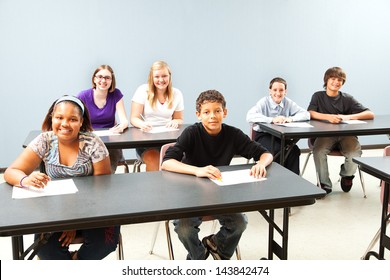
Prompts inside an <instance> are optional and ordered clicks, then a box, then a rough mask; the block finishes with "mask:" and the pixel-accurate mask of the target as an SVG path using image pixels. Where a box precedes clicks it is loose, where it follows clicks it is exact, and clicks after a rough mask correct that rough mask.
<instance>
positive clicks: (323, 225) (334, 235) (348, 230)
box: [0, 150, 390, 260]
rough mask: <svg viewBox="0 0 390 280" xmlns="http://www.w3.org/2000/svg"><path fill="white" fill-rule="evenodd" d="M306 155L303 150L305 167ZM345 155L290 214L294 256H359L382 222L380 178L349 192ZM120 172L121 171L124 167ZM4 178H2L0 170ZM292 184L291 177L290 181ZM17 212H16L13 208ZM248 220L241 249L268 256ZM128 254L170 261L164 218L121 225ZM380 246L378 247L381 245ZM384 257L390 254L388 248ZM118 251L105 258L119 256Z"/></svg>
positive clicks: (252, 217) (308, 175) (7, 251)
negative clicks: (314, 194)
mask: <svg viewBox="0 0 390 280" xmlns="http://www.w3.org/2000/svg"><path fill="white" fill-rule="evenodd" d="M306 155H307V154H302V155H301V166H302V165H303V162H304V160H305V159H306ZM381 155H382V150H369V151H364V152H363V156H381ZM342 161H343V159H342V158H341V157H330V158H329V166H330V174H331V179H332V181H333V182H334V186H333V192H332V193H331V194H330V195H328V196H327V197H326V198H325V199H322V200H317V202H316V203H315V204H314V205H310V206H304V207H294V208H292V211H291V216H290V227H289V242H288V258H289V259H291V260H358V259H360V258H361V257H362V255H363V253H364V252H365V250H366V248H367V246H368V244H369V243H370V241H371V239H372V238H373V236H374V234H375V233H376V231H377V230H378V228H379V226H380V211H381V204H380V200H379V193H380V188H379V181H378V180H377V179H376V178H374V177H372V176H370V175H368V174H364V175H363V176H364V180H365V183H366V193H367V198H363V193H362V189H361V184H360V182H359V176H358V175H357V176H356V177H355V180H354V186H353V187H352V190H351V191H350V192H349V193H344V192H343V191H342V190H341V189H340V185H339V183H338V182H337V181H338V171H339V167H340V164H341V163H342ZM244 162H245V160H244V159H235V163H244ZM119 172H120V171H119ZM303 177H304V178H305V179H307V180H309V181H310V182H312V183H315V181H316V179H315V172H314V163H313V159H312V158H311V159H310V160H309V164H308V167H307V169H306V172H305V174H304V176H303ZM0 181H3V178H2V175H0ZM286 187H288V182H286ZM281 214H282V211H281V210H277V211H276V216H277V217H276V220H277V221H280V220H281V219H280V218H281ZM10 215H12V213H10ZM247 215H248V219H249V224H248V227H247V230H246V231H245V232H244V234H243V236H242V238H241V241H240V249H241V255H242V259H248V260H256V259H260V258H262V257H266V256H267V238H268V227H267V222H266V221H265V220H264V219H263V217H262V216H261V215H260V214H259V213H257V212H251V213H247ZM159 224H160V227H159V231H158V234H157V240H156V243H155V247H154V250H153V254H149V251H150V247H151V241H152V237H153V234H154V232H155V229H156V227H157V225H159ZM211 228H212V222H207V223H204V224H203V225H202V227H201V232H200V235H201V237H203V236H205V235H209V234H210V232H211ZM121 232H122V236H123V243H124V254H125V259H128V260H166V259H168V251H167V245H166V239H165V231H164V224H163V223H147V224H135V225H124V226H122V228H121ZM172 236H173V246H174V252H175V258H176V259H179V260H184V259H185V256H186V252H185V249H184V248H183V246H182V245H181V243H180V241H179V240H178V239H177V237H176V234H175V232H174V231H173V229H172ZM24 240H25V246H26V245H27V244H29V243H30V242H31V241H32V236H26V237H25V238H24ZM374 248H375V250H376V251H377V248H378V245H376V246H375V247H374ZM385 257H386V258H387V259H389V258H390V253H389V252H388V251H387V252H386V255H385ZM115 258H116V255H115V253H112V254H111V255H109V256H108V257H107V258H106V259H111V260H112V259H115ZM0 259H1V260H10V259H12V254H11V240H10V238H9V237H1V238H0Z"/></svg>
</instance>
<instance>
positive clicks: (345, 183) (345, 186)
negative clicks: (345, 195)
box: [340, 176, 355, 192]
mask: <svg viewBox="0 0 390 280" xmlns="http://www.w3.org/2000/svg"><path fill="white" fill-rule="evenodd" d="M353 178H355V176H345V177H341V181H340V185H341V189H342V190H343V191H344V192H349V191H350V190H351V188H352V184H353Z"/></svg>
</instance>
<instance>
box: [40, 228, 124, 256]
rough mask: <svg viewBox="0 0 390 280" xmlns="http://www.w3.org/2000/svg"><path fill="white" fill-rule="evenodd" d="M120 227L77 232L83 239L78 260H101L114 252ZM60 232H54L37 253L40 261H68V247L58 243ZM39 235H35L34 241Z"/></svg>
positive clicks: (78, 252)
mask: <svg viewBox="0 0 390 280" xmlns="http://www.w3.org/2000/svg"><path fill="white" fill-rule="evenodd" d="M119 232H120V226H114V227H107V228H95V229H86V230H78V231H77V235H78V236H80V235H81V236H82V237H84V243H83V244H82V245H81V247H80V249H79V250H78V251H77V258H78V259H79V260H101V259H103V258H105V257H106V256H107V255H108V254H110V253H111V252H113V251H115V249H116V246H117V244H118V241H119ZM61 234H62V232H54V233H53V234H52V236H51V237H50V238H49V240H48V242H47V243H46V244H45V245H44V246H42V248H41V249H40V250H39V251H38V254H37V255H38V257H39V258H40V259H41V260H70V259H71V256H70V252H69V247H68V246H66V247H63V246H61V242H59V241H58V239H59V238H60V236H61ZM39 236H40V234H36V235H35V239H37V238H39Z"/></svg>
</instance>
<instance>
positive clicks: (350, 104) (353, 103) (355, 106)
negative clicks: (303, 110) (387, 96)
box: [307, 91, 369, 115]
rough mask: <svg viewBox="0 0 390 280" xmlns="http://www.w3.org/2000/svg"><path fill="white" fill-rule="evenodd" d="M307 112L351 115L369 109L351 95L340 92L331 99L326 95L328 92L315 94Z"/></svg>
mask: <svg viewBox="0 0 390 280" xmlns="http://www.w3.org/2000/svg"><path fill="white" fill-rule="evenodd" d="M307 110H308V111H316V112H318V113H322V114H342V115H351V114H357V113H361V112H363V111H366V110H369V109H368V108H366V107H364V106H363V105H362V104H361V103H360V102H358V101H357V100H356V99H355V98H354V97H353V96H352V95H350V94H347V93H344V92H341V91H339V94H338V95H337V96H335V97H331V96H328V95H327V94H326V91H317V92H316V93H314V94H313V96H312V98H311V101H310V104H309V107H308V108H307Z"/></svg>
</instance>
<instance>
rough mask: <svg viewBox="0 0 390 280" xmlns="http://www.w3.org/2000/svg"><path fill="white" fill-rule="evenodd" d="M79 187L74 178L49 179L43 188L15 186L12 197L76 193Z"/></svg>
mask: <svg viewBox="0 0 390 280" xmlns="http://www.w3.org/2000/svg"><path fill="white" fill-rule="evenodd" d="M76 192H78V189H77V187H76V185H75V183H74V182H73V180H72V179H64V180H57V181H49V183H48V184H47V186H46V187H45V188H43V189H38V188H34V187H29V186H27V187H23V188H21V187H13V190H12V198H13V199H20V198H31V197H40V196H51V195H60V194H70V193H76Z"/></svg>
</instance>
